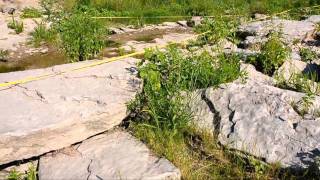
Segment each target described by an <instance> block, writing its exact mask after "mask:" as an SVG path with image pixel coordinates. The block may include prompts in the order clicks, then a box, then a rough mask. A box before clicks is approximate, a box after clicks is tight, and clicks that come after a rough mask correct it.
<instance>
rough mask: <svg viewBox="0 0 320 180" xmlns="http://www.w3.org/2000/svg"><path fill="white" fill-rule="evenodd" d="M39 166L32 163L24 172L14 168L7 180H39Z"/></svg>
mask: <svg viewBox="0 0 320 180" xmlns="http://www.w3.org/2000/svg"><path fill="white" fill-rule="evenodd" d="M37 174H38V172H37V168H36V167H35V165H33V164H30V165H29V167H28V170H27V171H26V172H24V173H21V172H18V171H17V170H16V169H12V170H11V171H10V173H9V175H8V176H7V180H37Z"/></svg>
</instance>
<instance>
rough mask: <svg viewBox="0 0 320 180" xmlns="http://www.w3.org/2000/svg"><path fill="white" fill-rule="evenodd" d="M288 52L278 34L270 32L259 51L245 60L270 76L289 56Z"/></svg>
mask: <svg viewBox="0 0 320 180" xmlns="http://www.w3.org/2000/svg"><path fill="white" fill-rule="evenodd" d="M289 52H290V50H289V48H288V47H287V46H286V45H285V44H284V43H283V42H282V41H281V40H280V36H279V34H278V33H272V34H271V36H270V37H269V40H268V41H267V42H266V43H264V44H263V45H262V48H261V52H260V53H259V54H258V55H254V56H250V57H248V59H247V62H249V63H251V64H253V65H254V66H255V67H256V68H257V70H259V71H261V72H263V73H265V74H267V75H270V76H272V75H273V73H274V72H275V71H276V70H277V69H278V68H280V66H281V65H282V64H283V63H284V62H285V60H286V59H287V58H288V57H289Z"/></svg>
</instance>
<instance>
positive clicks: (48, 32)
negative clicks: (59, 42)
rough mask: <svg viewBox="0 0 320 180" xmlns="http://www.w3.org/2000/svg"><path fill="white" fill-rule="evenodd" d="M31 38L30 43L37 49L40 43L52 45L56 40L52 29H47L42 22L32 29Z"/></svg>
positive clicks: (55, 34)
mask: <svg viewBox="0 0 320 180" xmlns="http://www.w3.org/2000/svg"><path fill="white" fill-rule="evenodd" d="M31 36H32V39H31V43H32V44H33V45H34V46H35V47H39V46H40V45H41V43H42V42H46V43H53V42H54V41H55V40H56V38H57V33H56V31H55V30H54V29H49V28H47V27H46V24H45V23H44V22H41V23H38V25H37V27H35V28H34V31H33V32H32V33H31Z"/></svg>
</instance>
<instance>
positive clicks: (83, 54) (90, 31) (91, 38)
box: [58, 13, 106, 61]
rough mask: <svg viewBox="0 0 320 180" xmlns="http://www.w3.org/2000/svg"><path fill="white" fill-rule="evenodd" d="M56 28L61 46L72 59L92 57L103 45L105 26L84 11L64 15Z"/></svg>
mask: <svg viewBox="0 0 320 180" xmlns="http://www.w3.org/2000/svg"><path fill="white" fill-rule="evenodd" d="M58 29H59V32H60V37H61V41H62V47H63V49H64V50H65V52H66V54H67V55H68V56H69V57H70V58H71V59H72V61H84V60H87V59H89V58H93V57H94V56H95V55H96V54H98V53H99V52H100V51H101V49H102V48H103V47H104V45H105V35H106V29H105V27H104V26H103V24H101V23H100V22H99V21H97V20H95V19H92V18H91V16H89V15H87V14H85V13H76V14H72V15H70V16H69V17H65V18H64V19H63V20H62V21H61V22H60V24H59V25H58Z"/></svg>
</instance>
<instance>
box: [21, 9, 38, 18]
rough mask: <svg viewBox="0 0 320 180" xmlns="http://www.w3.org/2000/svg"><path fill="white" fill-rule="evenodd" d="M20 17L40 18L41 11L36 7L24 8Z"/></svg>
mask: <svg viewBox="0 0 320 180" xmlns="http://www.w3.org/2000/svg"><path fill="white" fill-rule="evenodd" d="M20 17H21V18H40V17H42V12H41V11H40V10H38V9H36V8H24V9H23V10H22V14H21V16H20Z"/></svg>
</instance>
